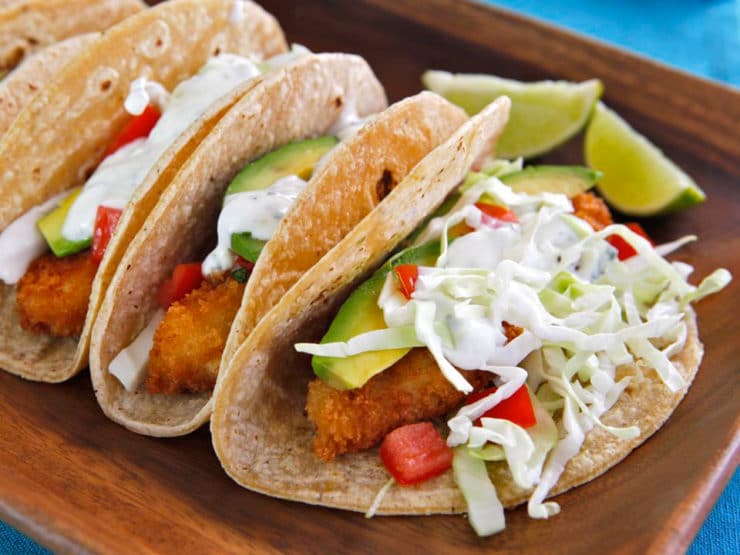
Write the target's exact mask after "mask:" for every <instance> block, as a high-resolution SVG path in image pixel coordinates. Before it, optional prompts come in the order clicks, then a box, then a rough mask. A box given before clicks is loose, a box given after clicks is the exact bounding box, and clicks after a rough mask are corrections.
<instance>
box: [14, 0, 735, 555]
mask: <svg viewBox="0 0 740 555" xmlns="http://www.w3.org/2000/svg"><path fill="white" fill-rule="evenodd" d="M491 3H493V4H498V5H501V6H503V7H506V8H510V9H513V10H516V11H520V12H523V13H525V14H527V15H530V16H534V17H538V18H540V19H544V20H547V21H549V22H551V23H555V24H558V25H562V26H564V27H568V28H570V29H573V30H575V31H579V32H581V33H585V34H588V35H591V36H594V37H597V38H599V39H601V40H603V41H606V42H610V43H613V44H616V45H618V46H622V47H624V48H628V49H631V50H634V51H636V52H639V53H641V54H644V55H646V56H649V57H652V58H654V59H657V60H660V61H662V62H664V63H666V64H668V65H672V66H674V67H678V68H681V69H684V70H686V71H689V72H691V73H695V74H697V75H702V76H704V77H708V78H710V79H715V80H718V81H723V82H725V83H729V84H732V85H735V86H740V0H735V1H733V0H716V1H712V0H672V1H670V2H669V1H660V0H581V1H580V2H545V1H542V0H502V1H496V2H491ZM678 37H680V39H678V40H677V38H678ZM739 528H740V477H739V476H738V473H737V472H735V474H734V475H733V478H732V481H731V482H730V485H729V486H728V487H727V489H726V490H725V492H724V493H723V494H722V497H720V499H719V501H718V503H717V505H716V506H715V507H714V509H713V510H712V512H711V513H710V515H709V518H708V519H707V521H706V523H705V524H704V526H703V527H702V528H701V530H700V531H699V534H698V535H697V536H696V539H695V540H694V543H693V544H692V545H691V548H690V549H689V554H690V555H705V554H706V555H715V554H717V555H719V554H725V553H740V537H739V536H738V529H739ZM16 553H23V554H31V555H45V554H48V553H49V551H47V550H46V549H44V548H43V547H40V546H39V545H37V544H36V543H34V542H33V541H31V540H30V539H28V538H27V537H25V536H23V535H22V534H20V533H19V532H18V531H16V530H15V529H14V528H11V527H10V526H8V525H6V524H4V523H2V522H0V555H5V554H8V555H10V554H16Z"/></svg>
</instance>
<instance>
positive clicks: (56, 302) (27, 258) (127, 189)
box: [0, 47, 306, 337]
mask: <svg viewBox="0 0 740 555" xmlns="http://www.w3.org/2000/svg"><path fill="white" fill-rule="evenodd" d="M305 52H306V51H305V49H303V48H302V47H297V48H294V49H293V50H292V51H291V52H290V53H288V54H283V55H279V56H275V57H274V58H272V59H270V60H268V61H266V62H259V63H258V62H255V61H253V60H251V59H249V58H246V57H243V56H237V55H234V54H221V55H218V56H214V57H212V58H211V59H210V60H208V62H206V64H205V65H204V66H203V67H202V68H201V70H200V71H199V72H198V73H197V74H196V75H194V76H193V77H191V78H189V79H187V80H185V81H183V82H181V83H180V84H179V85H178V86H177V87H175V89H174V90H173V91H172V93H169V92H168V91H167V90H166V89H165V88H164V87H162V86H161V85H160V84H159V83H157V82H155V81H152V80H149V79H148V78H146V77H141V78H139V79H137V80H136V81H134V82H133V83H132V84H131V88H130V92H129V95H128V97H127V98H126V100H125V104H124V106H125V109H126V111H127V112H128V113H129V114H131V116H132V118H131V120H130V121H129V122H128V124H127V125H126V126H125V127H124V128H123V130H122V131H121V132H120V134H119V135H118V136H117V137H116V138H115V139H114V140H113V141H112V142H111V144H110V145H109V146H108V148H107V150H106V152H105V154H104V158H103V161H102V162H101V163H100V165H99V166H98V167H97V169H96V170H95V172H94V173H93V174H92V176H91V177H90V178H89V179H88V180H87V182H86V183H85V185H84V186H83V187H80V188H77V189H75V190H73V191H71V192H68V193H63V194H61V195H59V196H57V197H55V198H53V199H51V200H49V201H47V202H45V203H44V204H42V205H39V206H37V207H34V208H33V209H31V210H30V211H29V212H27V213H26V214H24V215H23V216H21V217H20V218H18V219H17V220H16V221H14V222H13V223H12V224H11V225H10V226H8V228H6V229H5V230H4V231H3V232H2V234H0V246H1V247H2V248H0V252H1V253H2V255H0V279H2V280H3V281H4V282H6V283H8V284H15V283H17V290H18V293H17V307H18V312H19V316H20V319H21V325H22V327H23V328H24V329H26V330H28V331H32V332H35V333H41V334H49V335H53V336H58V337H77V336H79V335H80V333H81V331H82V328H83V326H84V323H85V318H86V314H87V310H88V303H89V298H90V292H91V288H92V283H93V279H94V277H95V274H96V271H97V267H98V264H99V263H100V261H101V260H102V258H103V255H104V253H105V250H106V247H107V245H108V242H109V241H110V239H111V236H112V234H113V232H114V230H115V228H116V225H117V222H118V220H119V218H120V216H121V214H122V212H123V209H124V207H125V206H126V205H127V203H128V202H129V200H130V199H131V196H132V195H133V193H134V190H135V189H136V187H137V186H138V185H139V184H140V183H141V182H142V181H143V180H144V179H145V177H146V176H147V175H148V174H149V172H150V171H151V170H152V169H153V168H154V166H155V165H156V163H157V161H158V160H159V158H160V157H161V156H162V155H163V154H164V152H165V151H167V150H168V149H169V148H170V147H171V146H172V145H173V144H174V143H175V141H176V140H177V138H178V137H179V136H180V135H181V134H182V133H183V132H184V131H185V130H186V129H187V128H188V127H190V126H191V125H192V124H193V123H194V122H195V121H197V120H198V119H199V118H200V117H201V116H202V115H203V114H204V113H205V112H206V110H207V109H208V108H209V106H210V105H211V104H212V103H213V102H215V101H216V100H217V99H219V98H220V97H222V96H223V95H225V94H226V93H227V92H229V91H231V90H233V89H234V88H235V87H237V86H239V85H242V84H243V83H245V82H247V81H249V80H251V79H253V78H254V77H256V76H258V75H260V74H262V73H264V72H266V71H269V70H271V69H274V68H277V67H281V66H282V65H284V64H285V63H287V62H289V61H290V60H292V59H294V58H296V57H298V56H302V55H304V53H305ZM48 250H51V252H50V253H47V254H45V253H46V251H48Z"/></svg>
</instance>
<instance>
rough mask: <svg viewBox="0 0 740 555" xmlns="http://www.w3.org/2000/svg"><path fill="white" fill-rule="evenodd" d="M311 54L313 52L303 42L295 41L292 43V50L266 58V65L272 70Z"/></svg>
mask: <svg viewBox="0 0 740 555" xmlns="http://www.w3.org/2000/svg"><path fill="white" fill-rule="evenodd" d="M309 54H311V51H310V50H309V49H308V48H306V47H305V46H303V45H302V44H298V43H293V44H291V45H290V50H289V51H288V52H285V53H283V54H278V55H277V56H273V57H272V58H270V59H269V60H265V62H264V65H265V66H267V68H268V69H271V70H275V69H280V68H281V67H285V66H287V65H288V64H292V63H293V62H295V61H297V60H299V59H301V58H303V57H305V56H308V55H309Z"/></svg>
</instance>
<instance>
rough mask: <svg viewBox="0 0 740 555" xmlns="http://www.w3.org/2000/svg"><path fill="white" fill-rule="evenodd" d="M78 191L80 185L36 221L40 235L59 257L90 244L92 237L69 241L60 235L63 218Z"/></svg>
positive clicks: (65, 216)
mask: <svg viewBox="0 0 740 555" xmlns="http://www.w3.org/2000/svg"><path fill="white" fill-rule="evenodd" d="M80 192H82V187H80V188H78V189H76V190H74V191H73V192H72V194H70V195H69V196H68V197H67V198H65V199H64V200H63V201H62V202H61V203H59V206H58V207H56V208H55V209H54V210H52V211H51V212H49V213H48V214H47V215H46V216H44V217H43V218H41V219H40V220H39V221H38V222H36V225H37V226H38V228H39V231H40V232H41V235H43V236H44V239H46V242H47V243H49V248H50V249H51V252H53V253H54V254H55V255H56V256H58V257H59V258H61V257H63V256H69V255H71V254H75V253H78V252H80V251H83V250H85V249H86V248H88V247H89V246H90V245H91V244H92V239H86V240H84V241H70V240H68V239H65V238H64V237H63V236H62V226H63V225H64V220H66V219H67V214H68V213H69V209H70V208H71V207H72V204H73V203H74V201H75V199H77V196H78V195H79V194H80Z"/></svg>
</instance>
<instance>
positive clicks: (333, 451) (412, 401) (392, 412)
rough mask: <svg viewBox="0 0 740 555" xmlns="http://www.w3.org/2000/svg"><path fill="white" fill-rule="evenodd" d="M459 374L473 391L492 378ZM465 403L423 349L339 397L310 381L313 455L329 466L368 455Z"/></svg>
mask: <svg viewBox="0 0 740 555" xmlns="http://www.w3.org/2000/svg"><path fill="white" fill-rule="evenodd" d="M462 373H463V375H464V376H465V379H467V380H468V381H469V382H470V383H471V385H472V386H473V388H474V389H480V388H482V387H486V386H487V385H488V384H489V381H490V380H491V378H492V375H491V374H489V373H487V372H464V371H463V372H462ZM464 398H465V394H464V393H460V392H459V391H458V390H457V389H455V387H454V386H453V385H452V384H451V383H450V382H449V381H447V378H445V377H444V376H443V375H442V373H441V372H440V371H439V367H438V366H437V363H436V362H435V361H434V358H432V355H431V354H430V353H429V351H428V350H427V349H413V350H411V352H409V354H407V355H406V356H405V357H403V358H402V359H401V360H399V361H398V362H396V363H395V364H394V365H393V366H391V367H390V368H389V369H387V370H385V371H384V372H381V373H380V374H378V375H377V376H374V377H373V378H372V379H370V381H368V382H367V383H366V384H365V385H364V386H362V387H361V388H359V389H351V390H347V391H340V390H337V389H333V388H331V387H329V386H328V385H326V384H325V383H324V382H323V381H321V380H319V379H316V380H313V381H312V382H311V383H310V384H309V386H308V401H307V403H306V409H307V412H308V418H309V420H311V421H312V422H313V423H314V425H315V426H316V438H315V439H314V443H313V449H314V452H315V453H316V455H317V456H318V457H319V458H321V459H323V460H325V461H330V460H332V459H334V458H335V457H337V456H338V455H341V454H343V453H352V452H356V451H362V450H363V449H368V448H370V447H373V446H374V445H376V444H377V443H379V442H380V441H381V440H382V439H383V438H384V437H385V436H386V434H388V433H389V432H391V431H392V430H394V429H396V428H398V427H399V426H403V425H404V424H411V423H414V422H419V421H421V420H429V419H430V418H436V417H439V416H444V415H445V414H447V413H448V412H449V411H450V410H452V409H454V408H456V407H457V406H458V405H459V404H460V403H461V402H462V400H463V399H464Z"/></svg>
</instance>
